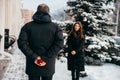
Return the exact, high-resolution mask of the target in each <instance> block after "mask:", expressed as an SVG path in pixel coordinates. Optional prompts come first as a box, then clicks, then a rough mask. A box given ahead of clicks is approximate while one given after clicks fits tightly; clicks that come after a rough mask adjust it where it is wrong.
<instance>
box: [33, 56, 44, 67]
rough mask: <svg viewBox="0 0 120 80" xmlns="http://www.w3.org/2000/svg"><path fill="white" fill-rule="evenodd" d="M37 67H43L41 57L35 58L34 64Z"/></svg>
mask: <svg viewBox="0 0 120 80" xmlns="http://www.w3.org/2000/svg"><path fill="white" fill-rule="evenodd" d="M34 63H35V64H36V65H38V66H45V65H46V62H45V61H43V60H42V59H41V57H37V59H36V60H35V62H34Z"/></svg>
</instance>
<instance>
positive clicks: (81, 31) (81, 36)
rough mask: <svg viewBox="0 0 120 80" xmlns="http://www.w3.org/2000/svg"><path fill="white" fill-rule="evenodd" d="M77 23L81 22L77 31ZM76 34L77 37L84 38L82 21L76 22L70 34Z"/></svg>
mask: <svg viewBox="0 0 120 80" xmlns="http://www.w3.org/2000/svg"><path fill="white" fill-rule="evenodd" d="M76 24H79V27H80V29H79V30H78V31H77V32H76V31H75V25H76ZM72 33H73V34H74V36H75V37H79V38H80V39H83V38H84V35H83V26H82V24H81V22H76V23H75V24H74V25H73V28H72V30H71V31H70V34H69V35H71V34H72Z"/></svg>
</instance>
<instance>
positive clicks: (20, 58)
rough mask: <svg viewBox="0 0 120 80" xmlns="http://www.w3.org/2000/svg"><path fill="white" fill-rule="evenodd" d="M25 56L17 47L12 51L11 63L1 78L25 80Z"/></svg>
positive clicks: (4, 79) (5, 79)
mask: <svg viewBox="0 0 120 80" xmlns="http://www.w3.org/2000/svg"><path fill="white" fill-rule="evenodd" d="M24 72H25V56H24V55H23V54H22V53H21V52H20V51H19V50H18V49H17V50H15V51H14V52H13V59H12V63H11V64H10V65H9V67H8V68H7V71H6V72H5V75H4V78H3V79H2V80H27V75H26V74H25V73H24Z"/></svg>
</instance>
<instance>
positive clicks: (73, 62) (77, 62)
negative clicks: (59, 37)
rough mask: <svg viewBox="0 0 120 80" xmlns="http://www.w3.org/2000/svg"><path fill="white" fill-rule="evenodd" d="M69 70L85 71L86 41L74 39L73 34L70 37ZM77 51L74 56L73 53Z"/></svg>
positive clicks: (68, 43)
mask: <svg viewBox="0 0 120 80" xmlns="http://www.w3.org/2000/svg"><path fill="white" fill-rule="evenodd" d="M67 45H68V58H67V59H68V70H75V69H77V70H79V71H84V53H83V45H84V39H80V38H76V37H74V35H73V33H72V34H71V35H70V36H68V39H67ZM72 50H75V51H76V54H75V55H72V54H71V51H72Z"/></svg>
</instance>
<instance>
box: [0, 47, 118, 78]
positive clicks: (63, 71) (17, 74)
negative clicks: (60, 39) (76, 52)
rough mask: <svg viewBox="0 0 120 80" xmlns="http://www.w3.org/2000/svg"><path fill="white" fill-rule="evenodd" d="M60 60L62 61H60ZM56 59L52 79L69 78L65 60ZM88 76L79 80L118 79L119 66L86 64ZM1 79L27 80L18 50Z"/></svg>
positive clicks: (22, 59) (23, 61)
mask: <svg viewBox="0 0 120 80" xmlns="http://www.w3.org/2000/svg"><path fill="white" fill-rule="evenodd" d="M61 60H62V61H63V63H61ZM61 60H57V61H56V73H55V75H54V77H53V80H71V73H70V71H68V70H67V60H66V58H62V59H61ZM85 67H86V72H87V73H88V77H86V78H80V80H120V74H119V73H120V66H117V65H114V64H108V63H107V64H104V65H103V66H88V65H86V66H85ZM2 80H28V77H27V75H26V74H25V56H24V55H23V54H22V53H21V52H20V50H18V49H15V51H14V52H13V60H12V63H11V64H10V65H9V66H8V68H7V71H6V72H5V75H4V78H3V79H2Z"/></svg>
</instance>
